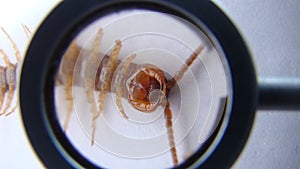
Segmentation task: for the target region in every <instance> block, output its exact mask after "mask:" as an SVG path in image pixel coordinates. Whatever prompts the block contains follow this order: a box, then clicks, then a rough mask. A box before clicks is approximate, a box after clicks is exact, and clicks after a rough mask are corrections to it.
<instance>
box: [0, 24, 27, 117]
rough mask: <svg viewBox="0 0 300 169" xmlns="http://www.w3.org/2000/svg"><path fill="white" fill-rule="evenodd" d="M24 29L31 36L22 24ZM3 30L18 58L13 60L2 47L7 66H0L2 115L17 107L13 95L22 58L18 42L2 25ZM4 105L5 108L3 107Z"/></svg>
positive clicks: (1, 53)
mask: <svg viewBox="0 0 300 169" xmlns="http://www.w3.org/2000/svg"><path fill="white" fill-rule="evenodd" d="M22 27H23V30H24V32H25V34H26V36H27V38H29V37H30V34H31V32H30V30H29V29H28V27H27V26H25V25H22ZM0 28H1V31H2V32H3V34H4V35H5V37H6V38H7V39H8V41H9V43H10V45H11V46H12V48H13V50H14V54H15V55H14V56H15V58H16V63H12V62H11V60H10V59H11V58H9V56H8V55H7V54H6V53H5V51H4V50H3V49H1V48H0V55H1V56H2V58H3V61H4V63H5V66H1V68H0V90H1V91H0V115H6V116H8V115H10V114H11V113H13V112H14V111H15V109H16V108H17V104H15V105H14V106H11V105H12V103H13V97H14V94H15V91H16V86H17V84H18V82H17V75H16V73H17V68H18V64H19V61H20V60H21V53H20V51H19V49H18V47H17V45H16V43H15V42H14V41H13V40H12V38H11V37H10V36H9V34H8V33H7V32H6V31H5V29H4V28H2V27H0ZM4 102H5V106H4V107H3V103H4ZM2 107H3V109H2Z"/></svg>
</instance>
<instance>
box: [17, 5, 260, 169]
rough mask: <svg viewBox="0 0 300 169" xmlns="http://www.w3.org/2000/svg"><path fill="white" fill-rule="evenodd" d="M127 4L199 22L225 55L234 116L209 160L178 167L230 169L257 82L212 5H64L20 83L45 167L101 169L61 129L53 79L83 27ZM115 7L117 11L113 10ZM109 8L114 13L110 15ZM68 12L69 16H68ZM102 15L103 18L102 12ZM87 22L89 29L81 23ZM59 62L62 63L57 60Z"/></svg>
mask: <svg viewBox="0 0 300 169" xmlns="http://www.w3.org/2000/svg"><path fill="white" fill-rule="evenodd" d="M126 5H129V6H131V7H134V6H137V7H140V8H152V7H153V8H157V6H161V7H162V8H161V9H160V10H162V11H163V10H164V8H169V9H170V10H168V11H178V12H175V13H176V15H180V17H183V18H184V19H187V20H189V21H191V22H192V23H194V24H196V25H197V24H199V23H198V22H197V21H201V23H204V25H202V26H205V27H206V28H207V29H208V30H209V31H210V33H212V34H213V36H214V37H215V38H216V40H217V41H218V43H219V44H220V46H221V48H222V51H223V52H224V54H225V56H226V58H227V61H228V64H229V67H230V71H231V72H234V73H232V74H231V76H232V85H233V102H232V111H231V112H230V113H227V114H225V115H224V117H223V119H224V120H223V121H226V122H228V123H226V124H224V125H225V126H223V127H225V129H224V131H222V132H223V133H221V135H222V137H221V138H220V140H218V141H217V142H216V144H215V145H212V146H213V147H212V146H210V147H209V148H210V150H209V151H210V152H208V154H209V155H208V156H206V157H203V156H202V157H201V155H203V152H202V151H200V150H199V152H197V153H195V154H194V155H193V156H192V157H191V158H189V159H188V160H186V161H185V162H184V163H183V164H182V165H180V166H179V167H183V168H186V167H201V168H230V166H231V165H232V164H233V163H234V161H235V160H236V159H237V157H238V155H239V154H240V152H241V150H242V148H243V147H244V145H245V143H246V141H247V139H248V136H249V133H250V131H251V128H252V124H253V120H254V115H255V111H256V105H257V82H256V75H255V70H254V66H253V63H252V61H251V57H250V54H249V51H248V49H247V47H246V45H245V43H244V41H243V39H242V37H241V36H240V34H239V32H238V30H237V29H236V27H235V26H234V25H233V24H232V23H231V21H230V19H228V18H227V17H226V15H225V14H224V13H222V11H221V10H220V9H219V8H218V7H216V6H215V5H214V4H213V3H212V2H210V1H196V0H190V1H181V0H168V1H138V2H136V1H130V0H128V1H107V0H65V1H63V2H62V3H61V4H59V5H58V6H57V7H56V8H55V9H54V10H53V11H52V12H51V13H50V14H49V15H48V17H47V18H46V19H45V20H44V22H43V23H42V24H41V26H40V27H39V29H38V30H37V32H36V33H35V36H34V37H33V39H32V41H31V44H30V46H29V48H28V50H27V53H26V57H25V60H24V63H23V67H22V74H21V82H20V106H21V111H22V118H23V123H24V126H25V129H26V132H27V135H28V137H29V140H30V142H31V144H32V146H33V148H34V150H35V151H36V153H37V154H38V156H39V158H40V159H41V161H42V162H43V163H44V165H45V166H46V167H47V168H78V167H83V168H97V166H95V165H94V164H93V163H91V162H89V161H88V160H87V159H85V158H84V157H82V156H81V155H80V154H79V153H78V152H77V151H76V150H75V149H74V147H72V145H70V143H69V142H68V140H67V138H66V137H65V135H64V133H63V132H62V130H61V129H60V127H59V125H58V122H57V119H56V118H54V117H55V116H56V115H55V114H56V113H55V109H54V101H53V100H54V98H53V97H54V96H53V92H52V91H53V87H54V79H55V77H54V75H55V74H56V70H57V69H58V66H59V63H60V59H61V57H62V52H63V50H64V49H66V48H67V46H68V45H69V43H70V41H71V39H73V38H74V37H75V36H76V33H78V32H79V31H80V30H81V29H82V28H83V27H84V26H85V24H87V23H89V22H91V21H93V20H94V17H96V15H95V13H97V15H99V14H100V15H101V11H105V12H106V13H107V12H113V10H114V9H117V8H123V7H124V6H126ZM111 6H113V7H114V8H110V7H111ZM107 9H111V11H108V10H107ZM66 11H68V12H66ZM103 14H104V13H103ZM83 23H85V24H83ZM59 57H60V58H59Z"/></svg>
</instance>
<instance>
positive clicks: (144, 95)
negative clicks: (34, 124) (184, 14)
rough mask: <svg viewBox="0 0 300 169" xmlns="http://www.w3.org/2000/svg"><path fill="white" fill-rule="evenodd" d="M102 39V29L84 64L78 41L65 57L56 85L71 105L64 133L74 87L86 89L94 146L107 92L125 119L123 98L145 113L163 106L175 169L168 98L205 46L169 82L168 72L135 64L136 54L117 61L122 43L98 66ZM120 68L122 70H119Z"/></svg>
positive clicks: (71, 108)
mask: <svg viewBox="0 0 300 169" xmlns="http://www.w3.org/2000/svg"><path fill="white" fill-rule="evenodd" d="M102 36H103V30H102V28H100V29H99V30H98V33H97V35H96V37H95V39H94V40H93V43H92V47H91V50H90V51H89V52H90V53H89V58H86V59H85V60H84V61H82V60H80V61H79V60H78V59H79V58H78V56H79V53H80V51H81V48H80V47H79V46H78V45H76V42H75V41H76V40H75V41H73V42H72V43H71V45H70V47H69V48H68V49H67V51H66V53H65V54H64V56H63V59H62V64H61V66H60V70H59V74H58V77H57V83H61V84H63V85H64V90H65V99H66V100H67V102H68V104H67V105H68V106H67V112H66V118H65V121H64V124H63V129H64V131H66V129H67V127H68V123H69V120H70V114H71V112H72V110H73V94H72V86H73V85H81V86H84V88H85V91H86V96H87V101H88V103H89V104H90V111H91V113H92V135H91V145H93V144H94V138H95V131H96V120H97V118H98V117H99V115H100V114H101V113H103V110H104V105H105V104H104V102H105V99H106V94H107V92H115V93H116V104H117V107H118V110H119V112H120V115H122V116H123V117H124V118H125V119H128V118H130V117H128V116H127V114H126V112H125V111H124V109H123V106H122V102H121V98H122V97H125V98H127V100H128V102H129V103H130V105H131V106H132V107H134V108H135V109H136V110H138V111H141V112H144V113H151V112H153V111H155V110H156V109H157V107H158V106H163V107H164V118H165V120H166V128H167V132H168V139H169V146H170V148H171V154H172V160H173V164H174V166H176V165H178V163H179V162H178V157H177V152H176V147H175V141H174V131H173V127H172V126H173V124H172V111H171V108H170V103H169V101H168V96H169V93H170V92H171V90H172V88H173V87H174V86H176V84H177V82H178V81H180V80H181V79H182V78H183V76H184V73H185V72H186V71H187V70H188V68H189V67H190V66H191V65H192V63H193V62H194V61H195V59H196V58H197V57H198V55H199V54H200V53H201V51H202V50H203V49H204V46H203V45H200V46H199V47H198V48H197V49H196V50H195V51H194V52H193V53H192V54H191V56H190V57H189V58H188V59H187V60H186V61H185V63H184V64H183V65H182V66H181V67H180V69H179V70H178V71H177V72H176V74H175V75H174V76H173V77H172V78H171V79H166V77H165V73H164V72H163V71H162V70H161V69H159V68H158V67H156V66H155V65H151V64H143V65H137V64H135V63H133V62H132V61H133V60H134V59H135V57H136V54H132V55H130V56H129V57H127V58H126V59H125V61H123V62H121V61H120V60H118V59H117V57H118V55H119V52H120V50H121V48H122V42H121V41H120V40H117V41H115V45H114V47H113V49H112V50H111V52H110V54H108V55H105V56H104V58H103V59H102V61H101V63H100V66H99V64H98V63H99V62H98V61H99V54H98V49H99V46H100V45H101V40H102ZM76 64H80V66H81V71H82V78H83V79H84V80H83V81H84V82H83V84H76V83H78V82H76V81H74V79H73V74H74V68H75V65H76ZM117 67H119V69H117ZM94 72H96V79H93V76H94V75H95V73H94ZM94 90H98V91H99V95H98V98H97V99H95V96H94Z"/></svg>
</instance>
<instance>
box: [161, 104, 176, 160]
mask: <svg viewBox="0 0 300 169" xmlns="http://www.w3.org/2000/svg"><path fill="white" fill-rule="evenodd" d="M164 114H165V119H166V127H167V132H168V139H169V146H170V147H171V154H172V160H173V164H174V166H176V165H178V157H177V151H176V147H175V141H174V131H173V123H172V112H171V109H170V103H169V101H168V100H167V101H166V107H165V111H164Z"/></svg>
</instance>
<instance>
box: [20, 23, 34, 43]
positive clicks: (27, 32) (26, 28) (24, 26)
mask: <svg viewBox="0 0 300 169" xmlns="http://www.w3.org/2000/svg"><path fill="white" fill-rule="evenodd" d="M22 28H23V30H24V32H25V34H26V36H27V38H28V39H29V38H30V36H31V34H32V33H31V31H30V30H29V28H28V27H27V26H26V25H24V24H22Z"/></svg>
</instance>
